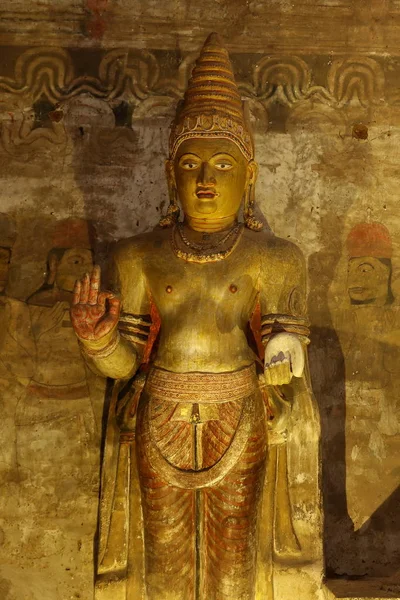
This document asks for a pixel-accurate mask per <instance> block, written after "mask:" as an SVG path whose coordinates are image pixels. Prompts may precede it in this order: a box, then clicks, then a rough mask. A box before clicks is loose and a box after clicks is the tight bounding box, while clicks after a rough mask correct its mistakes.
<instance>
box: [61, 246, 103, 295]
mask: <svg viewBox="0 0 400 600" xmlns="http://www.w3.org/2000/svg"><path fill="white" fill-rule="evenodd" d="M54 268H55V269H56V276H55V283H56V285H57V287H58V288H59V289H60V290H65V291H67V292H72V290H73V289H74V285H75V281H76V280H77V279H81V278H82V277H83V276H84V274H85V273H88V272H90V271H91V270H92V268H93V255H92V251H91V250H87V249H86V248H69V249H68V250H66V251H65V252H64V254H63V255H62V257H61V258H60V259H59V260H57V259H55V264H54Z"/></svg>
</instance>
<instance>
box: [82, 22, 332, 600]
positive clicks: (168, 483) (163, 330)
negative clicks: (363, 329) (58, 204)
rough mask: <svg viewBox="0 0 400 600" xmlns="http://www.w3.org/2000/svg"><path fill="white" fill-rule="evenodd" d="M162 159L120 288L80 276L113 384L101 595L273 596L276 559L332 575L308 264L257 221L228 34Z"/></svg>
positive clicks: (122, 260) (92, 343)
mask: <svg viewBox="0 0 400 600" xmlns="http://www.w3.org/2000/svg"><path fill="white" fill-rule="evenodd" d="M166 172H167V180H168V186H169V192H170V206H169V209H168V212H167V215H166V217H164V218H163V219H162V221H161V223H160V226H159V227H156V228H155V229H154V230H153V231H152V232H149V233H145V234H142V235H139V236H136V237H134V238H131V239H128V240H124V241H122V242H121V243H120V244H119V245H118V247H117V250H116V252H115V254H114V259H113V274H114V284H113V289H112V292H100V291H99V289H100V269H99V268H98V267H96V268H95V269H94V271H93V273H92V275H91V276H89V274H87V275H86V276H85V277H84V279H83V280H81V281H79V282H77V284H76V287H75V298H74V301H73V307H72V309H71V315H72V322H73V325H74V328H75V331H76V333H77V335H78V337H79V340H80V345H81V349H82V352H83V354H84V356H85V357H86V359H87V361H88V363H89V364H90V365H91V366H92V368H93V369H94V370H96V371H97V372H98V373H101V374H103V375H105V376H108V377H111V378H114V379H116V380H119V381H117V383H116V385H115V386H114V394H113V398H112V401H111V406H110V412H109V419H108V427H107V434H106V440H105V451H104V458H103V471H102V492H101V501H100V531H99V552H98V564H97V573H96V599H97V600H100V599H101V600H105V599H110V600H111V599H112V600H138V599H142V598H143V599H144V598H147V599H148V600H167V599H171V600H172V599H173V600H194V599H196V600H199V599H207V600H213V599H215V600H217V599H218V600H222V599H226V600H235V599H236V600H239V599H241V600H250V599H253V598H260V599H261V598H268V599H272V598H274V597H276V598H277V597H278V596H277V591H276V590H277V587H276V586H277V585H278V583H277V582H278V579H277V578H276V574H277V573H278V572H279V568H278V567H277V569H275V568H274V567H273V565H274V564H275V563H276V565H278V563H280V564H281V565H283V567H282V569H281V571H280V572H281V573H282V577H281V585H282V586H283V587H282V589H284V587H285V585H286V586H287V585H289V587H290V585H291V584H288V583H287V575H288V573H290V569H289V568H288V567H290V568H291V569H292V570H293V569H296V565H297V566H298V565H304V566H306V565H312V569H314V571H315V572H318V574H319V575H318V577H320V574H321V562H320V557H321V550H320V507H319V491H318V436H319V433H318V431H319V429H318V418H317V412H316V409H315V405H314V403H313V399H312V396H311V394H310V388H309V385H308V380H307V377H305V376H303V373H306V372H307V369H306V367H305V347H306V344H307V342H308V337H307V336H308V325H307V320H306V317H305V314H304V307H305V298H306V296H305V269H304V262H303V258H302V255H301V253H300V251H299V249H298V248H297V247H296V246H294V245H293V244H291V243H289V242H287V241H285V240H282V239H279V238H277V237H275V236H274V235H273V234H272V233H271V232H270V231H266V230H263V225H262V223H261V222H259V221H258V220H257V219H256V218H255V215H254V186H255V182H256V176H257V164H256V162H255V161H254V150H253V144H252V139H251V136H250V133H249V131H248V128H247V126H246V123H245V119H244V113H243V108H242V102H241V98H240V95H239V92H238V88H237V86H236V83H235V79H234V76H233V72H232V66H231V63H230V60H229V56H228V53H227V51H226V50H225V49H224V48H223V47H222V45H221V42H220V40H219V38H218V36H217V34H211V35H210V37H209V38H208V40H207V41H206V43H205V45H204V47H203V50H202V52H201V56H200V58H199V59H198V61H197V63H196V66H195V68H194V70H193V73H192V78H191V80H190V82H189V85H188V89H187V91H186V94H185V98H184V101H183V104H182V106H181V107H180V108H179V110H178V113H177V116H176V119H175V121H174V123H173V127H172V131H171V136H170V155H169V159H168V161H167V163H166ZM243 199H244V207H243V213H244V223H242V222H240V220H239V213H240V211H241V205H242V202H243ZM179 205H180V206H181V208H182V210H183V220H180V219H179V213H180V209H179ZM260 314H261V321H260V319H259V317H260ZM257 323H258V325H257ZM257 338H258V342H259V343H258V344H257ZM261 339H262V343H263V345H264V346H265V374H264V368H263V364H262V361H261V360H260V357H259V353H260V352H259V349H260V347H261V348H262V349H263V345H262V344H261ZM295 397H296V399H295ZM272 423H273V424H274V425H273V427H272V426H271V427H270V424H272ZM292 425H293V426H292ZM269 428H270V429H271V434H268V431H267V430H268V429H269ZM268 454H269V460H268V463H267V455H268ZM293 471H296V476H295V477H292V476H291V473H292V472H293ZM316 564H317V565H318V568H317V569H316V568H315V565H316ZM304 568H306V567H304ZM292 572H293V571H292ZM285 577H286V579H285ZM274 578H275V579H274ZM285 582H286V583H285ZM279 585H280V584H279ZM313 586H314V588H313V589H315V582H314V583H313ZM278 587H279V586H278ZM300 587H301V589H305V588H306V587H307V586H306V584H305V580H304V578H303V580H302V584H301V586H300ZM286 597H288V596H287V595H286ZM297 597H298V598H301V597H304V598H305V597H307V598H311V597H314V596H310V595H307V596H302V595H301V593H300V594H298V595H297ZM315 597H316V596H315Z"/></svg>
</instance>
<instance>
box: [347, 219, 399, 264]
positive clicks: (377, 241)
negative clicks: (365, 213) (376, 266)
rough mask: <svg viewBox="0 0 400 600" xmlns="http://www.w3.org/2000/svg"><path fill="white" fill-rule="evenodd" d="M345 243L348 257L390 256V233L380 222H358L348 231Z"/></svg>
mask: <svg viewBox="0 0 400 600" xmlns="http://www.w3.org/2000/svg"><path fill="white" fill-rule="evenodd" d="M346 244H347V251H348V254H349V257H350V258H360V257H362V256H371V257H374V258H392V254H393V248H392V240H391V238H390V233H389V231H388V229H387V227H385V226H384V225H382V224H381V223H377V222H374V223H359V224H358V225H356V226H355V227H353V229H352V230H351V231H350V233H349V235H348V236H347V241H346Z"/></svg>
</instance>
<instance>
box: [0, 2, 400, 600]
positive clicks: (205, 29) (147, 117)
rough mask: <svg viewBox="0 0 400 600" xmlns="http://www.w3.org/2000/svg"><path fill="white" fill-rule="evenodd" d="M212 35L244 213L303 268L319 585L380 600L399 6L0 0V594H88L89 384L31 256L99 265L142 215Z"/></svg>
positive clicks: (391, 395) (395, 551)
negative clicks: (247, 125) (247, 166)
mask: <svg viewBox="0 0 400 600" xmlns="http://www.w3.org/2000/svg"><path fill="white" fill-rule="evenodd" d="M212 30H216V31H218V32H219V33H220V34H221V35H222V36H223V37H224V38H225V40H226V42H227V47H228V49H229V51H230V53H231V57H232V61H233V65H234V68H235V73H236V78H237V81H238V83H239V87H240V90H241V93H242V97H243V100H244V101H245V103H246V110H247V112H248V117H249V120H250V122H251V124H252V129H253V134H254V141H255V148H256V160H257V161H258V163H259V166H260V174H259V179H258V183H257V194H256V197H257V205H258V210H259V212H260V213H261V214H262V215H263V216H264V218H265V220H266V222H267V223H268V225H269V226H270V227H271V228H272V230H273V231H274V232H275V233H276V234H277V235H279V236H281V237H285V238H287V239H290V240H292V241H294V242H295V243H296V244H298V245H299V246H300V248H301V249H302V251H303V253H304V255H305V257H306V259H307V265H308V279H309V294H308V311H309V316H310V320H311V331H312V335H311V344H310V348H309V356H310V368H311V373H312V379H313V387H314V392H315V395H316V398H317V401H318V403H319V407H320V412H321V421H322V486H323V494H324V510H325V526H324V543H325V556H326V570H327V575H328V576H329V577H330V578H335V577H336V578H340V580H339V584H340V585H341V586H342V587H341V588H340V590H339V591H337V590H338V588H335V589H336V591H335V592H334V595H337V597H343V594H345V593H348V596H349V597H365V596H366V595H367V593H368V589H373V590H374V595H376V597H400V572H399V566H398V565H399V558H400V556H399V555H400V518H399V510H398V507H399V494H400V492H399V475H400V466H399V461H398V455H399V449H400V437H399V436H400V391H399V387H400V366H399V365H400V362H399V358H400V351H399V347H400V312H399V306H400V242H399V240H400V237H399V233H400V212H399V208H398V207H399V200H398V190H399V184H398V182H399V174H400V168H399V159H400V151H399V147H400V145H399V141H400V86H399V80H400V79H399V76H400V53H399V49H398V43H397V41H398V39H399V35H400V3H399V2H397V1H396V0H368V1H363V2H361V1H352V2H344V1H342V0H337V1H335V2H331V1H329V2H328V1H326V2H325V1H324V2H320V3H318V5H317V6H316V5H315V2H311V0H307V1H303V2H295V1H293V2H287V1H286V0H274V1H273V2H268V3H266V2H256V1H254V2H244V1H242V0H240V1H239V0H235V1H232V0H231V1H230V2H228V1H224V0H221V1H218V2H215V1H214V0H212V1H211V0H205V1H204V2H202V3H201V4H199V3H194V2H191V1H190V0H186V1H178V0H168V1H167V2H163V3H159V2H153V1H149V2H146V3H143V2H138V1H137V0H129V1H127V2H125V1H124V2H122V1H120V0H119V1H118V0H115V1H111V0H109V1H107V0H101V1H100V0H79V1H78V0H63V1H62V2H57V4H56V6H55V5H54V3H50V2H47V1H43V2H40V3H38V4H37V5H36V6H35V9H34V10H33V9H32V8H31V7H27V4H26V2H21V1H20V0H4V1H3V3H2V6H1V7H0V181H1V185H0V212H1V213H2V215H1V219H0V259H1V250H2V249H9V251H10V253H11V258H10V260H9V265H8V259H7V257H5V258H4V257H3V258H4V260H3V263H4V264H6V263H7V265H8V266H7V269H6V271H7V272H6V274H5V275H4V278H3V280H4V286H3V287H4V290H3V292H1V295H0V320H1V321H2V327H1V331H0V379H1V382H2V386H1V387H2V394H1V403H2V413H3V415H2V416H3V418H2V419H1V423H0V431H1V441H0V474H1V476H2V478H3V484H2V491H1V493H0V518H1V522H0V528H1V529H0V539H1V541H2V544H1V548H0V556H1V561H0V562H1V567H0V569H1V573H0V592H1V596H2V597H4V598H6V599H7V600H21V599H23V600H39V598H40V599H41V600H47V599H49V600H50V599H52V600H53V599H60V600H67V599H69V598H82V599H84V600H89V598H91V594H92V581H93V538H94V535H95V530H96V518H97V501H98V486H99V478H98V471H99V461H100V440H101V427H102V411H103V404H104V398H105V382H104V381H102V380H101V379H100V378H96V377H94V376H93V375H92V374H91V373H90V372H88V371H87V369H86V368H85V366H84V364H83V361H82V359H81V357H80V353H79V348H78V346H77V343H76V341H75V338H74V336H73V332H72V328H71V326H70V322H69V317H68V310H67V309H68V298H67V297H66V296H64V295H63V294H61V293H60V294H56V293H55V292H54V290H53V287H54V285H53V284H54V282H52V281H51V277H52V271H51V260H52V256H53V257H54V256H55V257H56V259H54V260H56V261H58V262H57V265H60V264H61V261H62V260H63V259H64V260H67V258H68V257H67V256H66V255H65V253H64V254H63V253H61V254H60V252H58V253H57V252H54V250H57V249H58V250H60V249H61V248H62V249H65V248H75V250H76V256H77V257H78V258H77V260H78V262H79V265H85V266H86V267H87V266H88V265H91V264H92V261H93V258H94V259H95V260H96V261H97V262H99V263H100V264H101V265H102V266H105V264H106V262H107V256H108V255H109V253H110V249H111V247H112V245H113V243H114V242H115V240H117V239H119V238H122V237H127V236H130V235H134V234H137V233H140V232H143V231H147V230H149V229H151V228H152V227H153V226H155V225H156V224H157V222H158V219H159V217H160V215H161V214H162V212H165V208H166V205H167V202H168V200H167V188H166V182H165V176H164V161H165V158H166V156H167V147H168V144H167V142H168V135H169V124H170V121H171V119H172V116H173V114H174V111H175V108H176V105H177V102H178V101H179V99H180V98H181V97H182V95H183V91H184V89H185V86H186V83H187V80H188V77H189V75H190V71H191V67H192V66H193V63H194V60H195V58H196V56H197V54H198V51H199V49H200V47H201V44H202V43H203V41H204V39H205V37H206V36H207V35H208V33H209V32H210V31H212ZM71 219H72V221H71ZM52 251H53V254H52ZM360 259H362V260H360ZM53 262H54V261H53ZM77 264H78V263H77ZM79 265H78V267H79ZM78 267H76V268H77V269H78V270H79V268H78ZM53 271H54V269H53ZM0 279H1V277H0ZM53 292H54V293H53ZM357 580H359V581H360V584H359V588H357V585H356V583H354V581H356V582H357ZM343 581H344V583H340V582H343ZM349 581H352V582H353V583H351V584H350V583H349ZM370 582H371V586H372V587H371V588H369V587H368V586H369V585H370ZM340 585H339V587H340ZM346 585H347V586H349V587H348V591H346V589H347V588H346ZM343 586H344V587H343ZM332 589H334V586H333V588H332ZM343 590H344V591H343ZM360 590H361V591H360ZM365 590H367V591H365ZM326 593H327V594H328V592H326ZM339 594H342V595H339ZM385 594H386V595H385Z"/></svg>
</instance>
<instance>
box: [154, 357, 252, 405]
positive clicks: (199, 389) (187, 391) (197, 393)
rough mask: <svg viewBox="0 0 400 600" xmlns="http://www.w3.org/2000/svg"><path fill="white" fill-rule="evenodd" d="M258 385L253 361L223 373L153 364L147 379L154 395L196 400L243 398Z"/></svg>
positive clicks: (165, 397) (160, 398) (189, 400)
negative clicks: (178, 370)
mask: <svg viewBox="0 0 400 600" xmlns="http://www.w3.org/2000/svg"><path fill="white" fill-rule="evenodd" d="M257 388H258V380H257V375H256V369H255V365H254V363H253V364H251V365H250V366H248V367H244V368H243V369H240V370H239V371H232V372H224V373H197V372H195V373H173V372H172V371H166V370H164V369H160V368H158V367H154V368H153V369H152V370H151V371H150V373H149V376H148V378H147V382H146V392H147V393H148V394H150V395H151V396H152V398H157V399H158V400H168V401H170V402H191V403H197V404H212V403H215V402H218V403H220V402H233V401H236V400H242V399H243V398H246V397H247V396H250V395H251V394H253V393H254V391H255V390H256V389H257Z"/></svg>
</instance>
